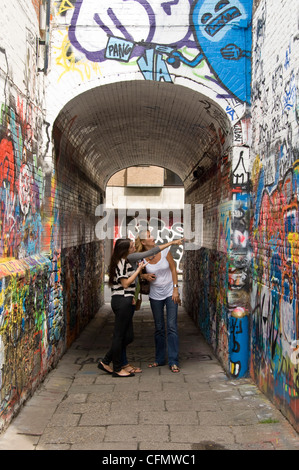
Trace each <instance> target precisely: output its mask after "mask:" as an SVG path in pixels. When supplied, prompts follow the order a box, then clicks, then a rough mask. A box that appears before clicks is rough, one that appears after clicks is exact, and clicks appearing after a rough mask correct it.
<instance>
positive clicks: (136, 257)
mask: <svg viewBox="0 0 299 470" xmlns="http://www.w3.org/2000/svg"><path fill="white" fill-rule="evenodd" d="M157 253H160V248H159V247H158V246H155V247H154V248H151V249H150V250H147V251H138V252H135V253H131V254H130V255H128V256H127V260H128V261H129V263H130V264H132V263H137V261H140V260H142V259H143V258H149V257H150V256H154V255H156V254H157Z"/></svg>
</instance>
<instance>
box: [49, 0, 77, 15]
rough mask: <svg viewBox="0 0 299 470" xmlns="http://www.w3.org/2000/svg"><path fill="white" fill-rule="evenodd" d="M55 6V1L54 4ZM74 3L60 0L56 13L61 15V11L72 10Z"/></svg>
mask: <svg viewBox="0 0 299 470" xmlns="http://www.w3.org/2000/svg"><path fill="white" fill-rule="evenodd" d="M54 5H55V6H56V5H57V3H55V4H54ZM73 9H74V5H73V4H72V3H71V2H70V1H69V0H62V2H61V3H60V7H59V10H58V15H61V14H62V13H65V12H66V11H67V10H73Z"/></svg>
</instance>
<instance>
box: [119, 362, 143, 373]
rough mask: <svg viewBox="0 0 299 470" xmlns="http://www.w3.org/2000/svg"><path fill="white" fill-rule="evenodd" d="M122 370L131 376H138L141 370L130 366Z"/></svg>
mask: <svg viewBox="0 0 299 470" xmlns="http://www.w3.org/2000/svg"><path fill="white" fill-rule="evenodd" d="M123 369H124V370H126V371H127V372H129V373H133V374H140V373H141V372H142V369H140V367H135V366H131V364H127V365H126V366H124V367H123Z"/></svg>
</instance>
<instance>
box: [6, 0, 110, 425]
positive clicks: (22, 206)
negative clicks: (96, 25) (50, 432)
mask: <svg viewBox="0 0 299 470" xmlns="http://www.w3.org/2000/svg"><path fill="white" fill-rule="evenodd" d="M43 5H46V3H43ZM2 7H3V13H4V15H3V16H2V17H1V18H10V21H8V22H5V23H3V21H1V32H0V39H1V42H0V194H1V199H0V202H1V203H0V212H1V214H0V429H2V428H4V427H5V426H7V424H8V423H9V422H10V420H11V419H12V417H13V416H14V415H15V414H16V413H17V412H18V409H19V407H20V406H21V405H22V403H24V401H25V400H26V399H27V398H28V397H29V396H31V395H32V393H33V391H34V390H35V389H36V387H37V386H38V385H39V384H40V383H41V381H42V380H43V379H44V378H45V376H46V374H47V373H48V371H49V370H50V369H51V368H52V367H54V366H55V365H56V364H57V362H58V360H59V359H60V357H61V355H62V354H63V353H64V351H65V348H66V347H67V346H69V345H70V344H71V342H72V341H73V340H74V339H75V338H76V336H77V335H78V334H79V332H80V331H81V330H82V328H83V327H84V326H85V325H86V324H87V323H88V321H89V320H90V319H91V317H92V316H93V315H94V314H95V313H96V311H97V309H98V307H99V305H100V302H101V283H102V274H101V269H102V268H101V264H100V262H99V260H100V259H101V253H100V248H99V247H100V244H99V243H97V244H96V245H95V246H94V245H92V243H91V240H90V238H89V237H87V236H84V230H83V229H81V237H80V246H79V247H78V246H77V247H76V249H74V248H73V246H72V244H71V243H68V245H67V246H65V247H64V250H63V251H62V250H61V243H62V235H61V216H60V209H59V190H60V188H59V186H58V182H57V174H56V168H55V165H53V164H52V157H50V158H49V155H47V153H49V151H51V150H52V149H51V139H50V134H49V126H50V124H49V122H48V121H47V117H46V111H45V108H46V103H45V75H44V72H45V65H46V61H45V56H44V49H45V42H44V41H42V40H41V38H42V37H43V35H44V30H43V25H42V24H41V23H40V22H39V6H38V3H37V2H34V5H33V4H32V2H31V0H22V1H19V2H15V5H14V4H12V2H9V1H6V0H5V1H4V2H3V6H2V4H1V8H2ZM16 29H17V30H18V35H16V34H15V31H16ZM16 51H17V52H16ZM77 198H78V197H77ZM72 215H74V211H73V212H72ZM76 243H78V241H77V240H76ZM70 257H72V263H73V264H74V266H72V268H73V270H72V272H71V273H70V271H69V264H68V262H67V261H66V260H67V259H69V258H70ZM75 257H76V258H75ZM90 270H92V271H93V272H95V273H98V277H96V278H95V280H94V281H92V280H90V281H88V279H89V278H88V276H86V272H90ZM74 279H75V281H74ZM74 285H75V286H76V292H75V293H73V290H74Z"/></svg>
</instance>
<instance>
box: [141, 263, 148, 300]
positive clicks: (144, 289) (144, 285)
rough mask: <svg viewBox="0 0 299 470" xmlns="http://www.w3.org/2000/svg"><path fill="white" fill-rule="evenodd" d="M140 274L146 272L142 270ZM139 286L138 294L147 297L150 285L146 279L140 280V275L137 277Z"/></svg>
mask: <svg viewBox="0 0 299 470" xmlns="http://www.w3.org/2000/svg"><path fill="white" fill-rule="evenodd" d="M141 274H146V270H145V269H143V270H142V271H141ZM139 284H140V293H141V294H144V295H149V291H150V283H149V281H147V280H146V279H141V275H139Z"/></svg>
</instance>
